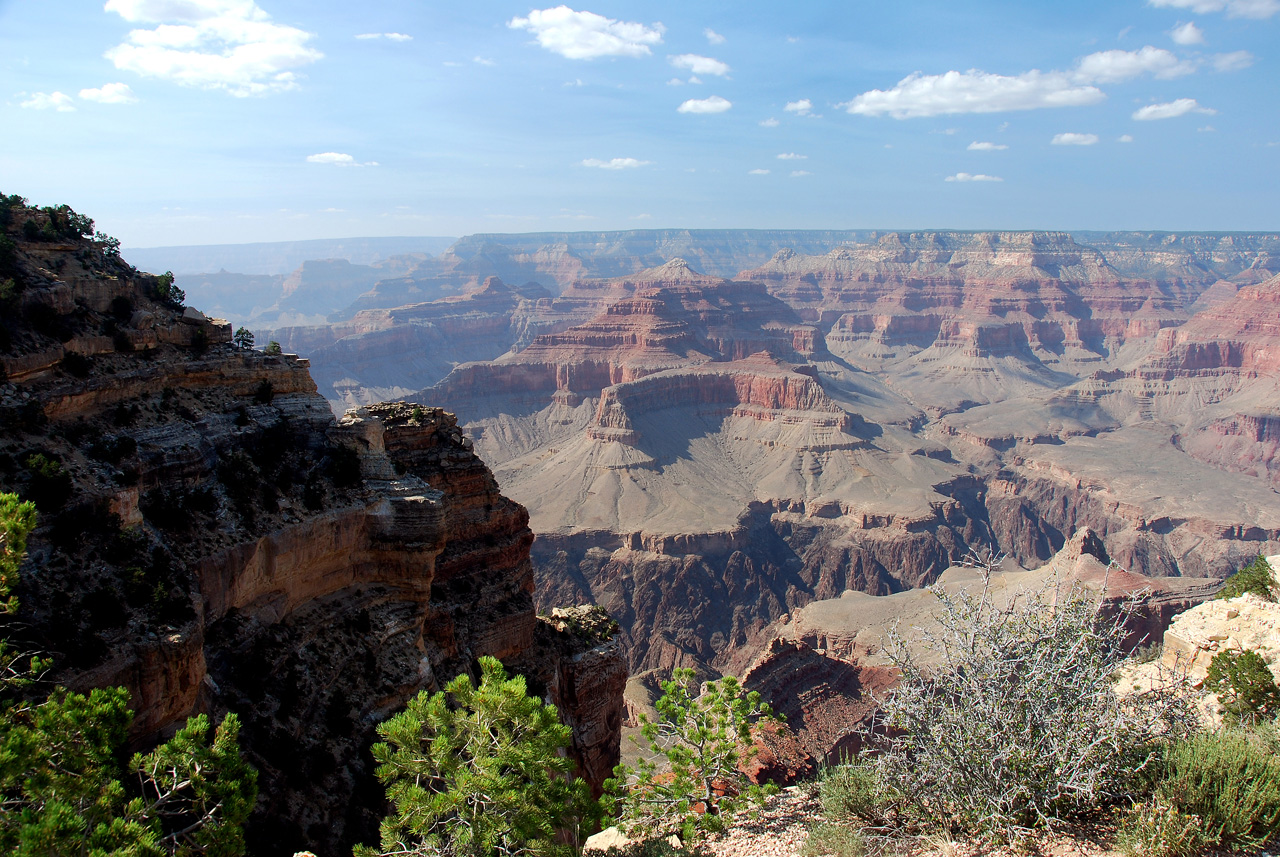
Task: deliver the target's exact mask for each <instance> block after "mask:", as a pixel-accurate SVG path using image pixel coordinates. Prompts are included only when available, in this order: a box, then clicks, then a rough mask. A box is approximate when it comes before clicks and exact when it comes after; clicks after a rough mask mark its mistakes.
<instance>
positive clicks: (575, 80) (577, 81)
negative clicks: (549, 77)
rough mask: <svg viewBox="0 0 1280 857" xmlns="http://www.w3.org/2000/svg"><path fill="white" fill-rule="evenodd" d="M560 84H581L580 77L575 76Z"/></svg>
mask: <svg viewBox="0 0 1280 857" xmlns="http://www.w3.org/2000/svg"><path fill="white" fill-rule="evenodd" d="M560 85H561V86H583V85H584V84H583V83H582V78H580V77H575V78H574V79H573V80H566V81H565V82H564V83H562V84H560Z"/></svg>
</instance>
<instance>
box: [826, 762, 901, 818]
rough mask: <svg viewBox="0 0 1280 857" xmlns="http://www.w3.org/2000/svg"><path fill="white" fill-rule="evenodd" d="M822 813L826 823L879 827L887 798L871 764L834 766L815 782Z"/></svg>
mask: <svg viewBox="0 0 1280 857" xmlns="http://www.w3.org/2000/svg"><path fill="white" fill-rule="evenodd" d="M818 798H819V799H820V800H821V801H822V814H823V815H824V816H825V817H826V818H827V819H828V820H829V821H836V822H849V823H861V824H873V825H879V824H883V823H884V822H885V818H886V815H887V813H888V809H889V806H890V803H891V800H890V797H889V795H888V793H887V791H886V789H885V787H884V784H883V783H882V782H881V780H880V775H879V773H878V772H877V770H876V768H875V767H874V766H872V765H834V766H832V767H829V768H826V769H825V770H824V771H823V772H822V775H821V778H820V779H819V780H818Z"/></svg>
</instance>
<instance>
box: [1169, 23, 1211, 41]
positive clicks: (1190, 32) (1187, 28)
mask: <svg viewBox="0 0 1280 857" xmlns="http://www.w3.org/2000/svg"><path fill="white" fill-rule="evenodd" d="M1169 38H1171V39H1173V42H1174V44H1176V45H1203V44H1204V30H1202V29H1200V28H1199V27H1197V26H1196V22H1195V21H1188V22H1187V23H1185V24H1179V25H1178V26H1176V27H1174V28H1173V29H1172V30H1170V31H1169Z"/></svg>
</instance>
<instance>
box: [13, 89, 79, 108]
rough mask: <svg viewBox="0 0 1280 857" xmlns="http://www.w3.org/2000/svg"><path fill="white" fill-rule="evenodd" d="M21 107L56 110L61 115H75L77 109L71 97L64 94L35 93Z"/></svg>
mask: <svg viewBox="0 0 1280 857" xmlns="http://www.w3.org/2000/svg"><path fill="white" fill-rule="evenodd" d="M20 106H22V107H26V108H28V109H30V110H56V111H58V112H59V113H73V112H74V111H75V109H76V108H75V105H74V104H73V103H72V101H71V96H70V95H67V94H66V93H63V92H47V93H46V92H33V93H31V97H30V98H28V99H27V100H26V101H24V102H22V104H21V105H20Z"/></svg>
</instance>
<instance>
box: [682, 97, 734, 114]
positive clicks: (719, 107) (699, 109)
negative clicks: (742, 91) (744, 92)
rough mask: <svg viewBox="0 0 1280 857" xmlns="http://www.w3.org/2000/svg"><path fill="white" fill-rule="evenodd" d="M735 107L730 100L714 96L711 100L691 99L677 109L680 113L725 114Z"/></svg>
mask: <svg viewBox="0 0 1280 857" xmlns="http://www.w3.org/2000/svg"><path fill="white" fill-rule="evenodd" d="M732 106H733V102H732V101H729V100H728V99H725V98H721V97H720V96H718V95H713V96H711V97H710V98H690V99H689V100H688V101H686V102H684V103H683V104H681V105H680V106H679V107H677V108H676V112H678V113H723V112H725V111H726V110H728V109H729V108H730V107H732Z"/></svg>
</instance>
